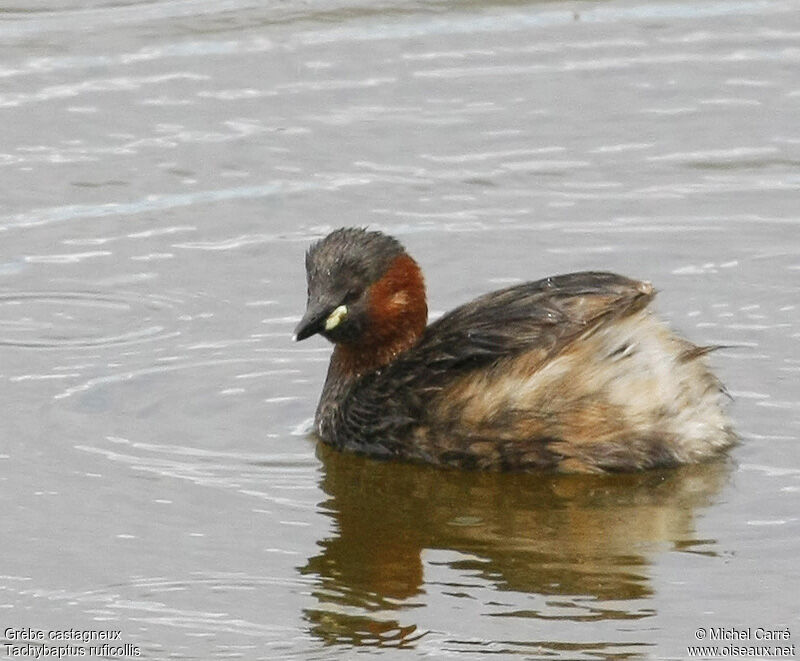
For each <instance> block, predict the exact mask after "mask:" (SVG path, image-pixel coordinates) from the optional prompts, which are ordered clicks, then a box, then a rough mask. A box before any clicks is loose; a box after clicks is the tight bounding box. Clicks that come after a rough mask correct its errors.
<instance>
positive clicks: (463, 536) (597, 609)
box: [300, 444, 730, 647]
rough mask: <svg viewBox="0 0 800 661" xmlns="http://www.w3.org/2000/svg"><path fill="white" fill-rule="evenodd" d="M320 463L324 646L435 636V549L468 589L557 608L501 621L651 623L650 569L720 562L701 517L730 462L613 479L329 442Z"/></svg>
mask: <svg viewBox="0 0 800 661" xmlns="http://www.w3.org/2000/svg"><path fill="white" fill-rule="evenodd" d="M318 456H319V457H320V459H321V461H322V474H323V476H322V479H321V484H320V486H321V488H322V489H323V490H324V492H325V493H326V494H327V495H328V496H329V497H328V499H327V500H325V501H323V502H322V503H321V504H320V509H321V510H322V511H323V512H325V513H326V514H328V515H330V516H331V517H332V519H333V521H334V526H333V530H334V532H333V534H332V535H331V536H330V537H327V538H325V539H322V540H321V541H320V542H319V546H320V548H321V552H320V553H319V554H318V555H316V556H314V557H312V558H310V559H309V560H308V562H307V564H306V565H305V566H304V567H302V568H301V569H300V571H301V572H302V573H303V574H305V575H307V576H314V577H316V578H317V579H318V583H317V587H316V588H315V590H314V592H313V594H314V597H315V598H316V600H317V602H318V606H317V607H315V608H312V609H307V610H306V611H305V617H306V619H307V621H308V622H309V623H310V628H311V631H312V632H313V634H314V635H316V636H318V637H320V638H321V639H323V640H324V641H326V642H328V643H345V644H350V645H358V646H363V645H382V646H401V647H403V646H407V647H411V646H413V645H414V643H415V641H416V640H418V639H419V638H420V637H421V636H423V635H424V634H425V629H424V626H423V625H421V624H419V623H415V622H414V616H413V609H414V608H415V607H420V606H425V605H426V602H427V599H426V583H425V576H424V562H423V558H422V552H423V551H425V550H444V551H449V552H451V553H452V555H453V558H454V559H453V560H452V561H450V562H447V563H446V564H447V565H449V569H450V570H451V571H453V572H455V574H457V575H460V576H461V577H468V579H469V580H468V581H467V580H463V581H462V582H463V583H465V584H466V583H469V584H470V585H471V586H474V585H475V581H483V582H485V583H487V584H488V585H491V586H493V588H494V593H495V596H496V593H497V591H515V592H518V593H526V594H536V595H541V596H542V597H543V598H544V601H542V600H540V601H538V602H537V603H544V604H546V605H545V606H544V608H541V609H540V610H530V609H522V608H516V609H511V610H509V611H507V612H501V613H493V614H494V615H507V616H512V617H528V618H538V619H546V620H556V619H560V620H571V621H585V620H599V619H615V620H619V619H639V618H643V617H648V616H651V615H653V613H654V611H653V609H652V607H651V604H649V602H648V601H647V597H648V596H649V595H651V594H652V589H651V587H650V579H649V567H650V565H651V563H652V562H653V559H654V558H655V556H657V554H659V553H661V552H664V551H667V550H681V551H688V552H695V553H704V554H710V555H715V551H714V544H715V542H714V541H713V540H707V539H698V538H697V536H696V534H695V528H694V516H695V512H696V511H697V510H698V509H701V508H703V507H706V506H708V505H710V504H712V503H713V501H714V498H715V496H716V494H717V493H718V492H719V491H720V489H721V487H722V486H723V485H724V483H725V482H726V479H727V476H728V474H729V473H730V464H729V462H727V461H717V462H714V463H706V464H697V465H689V466H683V467H680V468H677V469H668V470H659V471H647V472H640V473H631V474H614V475H609V474H605V475H558V474H548V473H539V474H530V473H527V474H525V473H517V474H509V473H485V472H465V471H446V470H441V469H436V468H432V467H429V466H418V465H411V464H401V463H396V462H379V461H375V460H371V459H367V458H364V457H359V456H354V455H351V454H346V453H339V452H336V451H334V450H331V449H330V448H328V447H326V446H324V445H323V444H319V445H318ZM448 557H449V554H448ZM454 582H457V581H454ZM430 589H435V588H431V587H430V586H429V587H428V590H430ZM455 589H457V590H460V591H462V592H466V593H468V592H470V590H474V588H471V587H470V586H469V585H465V586H464V587H461V588H455ZM558 597H560V598H558ZM479 598H480V597H479ZM643 600H644V601H643ZM511 601H513V599H511ZM516 601H517V602H521V600H519V599H517V600H516ZM495 606H497V604H495ZM553 645H554V646H555V647H558V644H555V643H554V644H553Z"/></svg>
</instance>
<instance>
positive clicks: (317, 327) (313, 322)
mask: <svg viewBox="0 0 800 661" xmlns="http://www.w3.org/2000/svg"><path fill="white" fill-rule="evenodd" d="M330 313H331V307H330V306H329V305H326V306H324V307H323V306H321V305H313V304H312V305H310V306H309V308H308V310H306V313H305V314H304V315H303V318H302V319H301V320H300V323H299V324H297V328H295V329H294V338H293V339H294V341H295V342H299V341H300V340H305V339H306V338H307V337H311V336H312V335H316V334H317V333H319V332H320V331H321V330H322V329H323V328H324V327H325V320H326V319H327V318H328V315H330Z"/></svg>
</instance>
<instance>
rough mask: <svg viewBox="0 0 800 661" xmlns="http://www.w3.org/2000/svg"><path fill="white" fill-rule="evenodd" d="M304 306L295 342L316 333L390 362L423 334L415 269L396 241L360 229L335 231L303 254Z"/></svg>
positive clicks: (420, 285)
mask: <svg viewBox="0 0 800 661" xmlns="http://www.w3.org/2000/svg"><path fill="white" fill-rule="evenodd" d="M306 278H307V280H308V304H307V309H306V313H305V315H304V316H303V319H302V320H301V321H300V323H299V324H298V326H297V328H296V329H295V339H297V340H304V339H305V338H307V337H310V336H312V335H315V334H317V333H319V334H320V335H322V336H323V337H325V338H327V339H328V340H330V341H331V342H333V343H335V344H337V345H341V346H349V347H351V348H353V349H355V348H356V347H358V349H359V351H361V352H363V353H365V354H366V355H370V353H372V354H380V358H379V357H378V356H377V355H373V356H372V359H371V360H370V361H368V362H370V363H381V362H388V360H391V358H392V357H393V356H394V355H396V354H397V353H399V352H400V351H403V350H405V349H407V348H409V347H410V346H411V345H412V344H413V343H414V342H415V341H416V339H417V338H418V337H419V336H420V335H421V334H422V332H423V330H424V329H425V325H426V323H427V318H428V308H427V305H426V302H425V284H424V281H423V278H422V273H421V272H420V270H419V267H418V266H417V263H416V262H415V261H414V260H413V259H412V258H411V257H409V256H408V254H407V253H406V251H405V250H404V249H403V246H402V245H400V242H399V241H397V240H396V239H394V238H392V237H390V236H387V235H385V234H382V233H381V232H371V231H367V230H365V229H360V228H343V229H338V230H336V231H334V232H332V233H331V234H329V235H328V236H326V237H325V238H324V239H322V240H321V241H318V242H317V243H315V244H314V245H312V246H311V248H310V249H309V250H308V252H307V253H306Z"/></svg>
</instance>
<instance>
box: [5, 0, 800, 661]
mask: <svg viewBox="0 0 800 661" xmlns="http://www.w3.org/2000/svg"><path fill="white" fill-rule="evenodd" d="M0 40H2V43H3V51H2V52H3V57H2V60H0V115H1V116H2V119H3V121H2V122H0V133H1V134H2V135H1V139H0V177H2V181H3V183H4V191H5V194H4V195H3V196H2V200H0V241H2V244H1V245H2V252H1V253H0V393H2V401H3V402H4V409H3V415H2V419H3V423H2V429H3V434H2V436H1V437H0V496H2V501H3V503H4V511H5V517H6V518H5V521H6V524H5V531H6V534H4V535H3V536H2V537H1V538H0V554H1V555H0V557H2V558H3V567H2V571H0V575H1V576H0V589H2V595H3V598H2V599H0V606H3V608H2V610H0V614H2V617H0V623H2V625H3V628H5V627H16V628H22V627H32V628H35V629H42V630H50V629H69V628H76V629H94V630H99V629H119V630H120V631H121V638H122V642H125V643H129V644H133V645H136V646H137V647H138V649H139V651H140V653H141V656H142V657H144V658H151V659H163V658H176V659H227V658H242V659H286V658H303V659H334V658H336V659H349V658H352V657H353V656H354V655H355V654H356V653H359V654H362V655H367V656H369V655H381V656H388V657H390V658H401V657H403V658H416V657H432V658H465V659H469V658H474V659H479V658H487V657H490V658H495V657H500V658H502V657H511V658H519V657H521V658H531V659H533V658H557V659H598V658H601V659H603V658H607V659H621V658H685V657H686V654H687V651H686V646H687V645H694V644H696V642H697V639H696V637H695V632H696V630H697V629H698V628H699V627H718V626H738V627H746V626H750V627H753V628H755V627H759V626H763V627H767V628H775V629H777V628H784V627H789V629H790V630H791V632H792V634H793V638H792V641H791V642H794V643H797V642H798V631H800V615H799V614H800V599H798V596H797V595H798V594H799V593H800V579H799V578H798V572H797V560H796V558H797V557H798V552H800V544H798V532H800V515H798V511H800V508H799V507H798V505H800V498H799V494H800V450H798V442H799V441H800V439H799V438H798V436H800V386H798V382H799V381H800V380H799V379H798V375H799V374H800V352H799V351H798V340H800V308H798V305H800V303H798V299H799V298H800V220H799V219H798V199H799V198H798V188H800V128H798V126H800V124H798V122H797V117H798V112H800V76H798V73H797V72H798V65H799V64H800V10H799V9H798V7H797V4H796V3H795V2H793V1H789V0H784V1H781V0H774V1H770V2H766V1H760V0H749V1H748V0H739V1H736V0H717V1H703V0H673V1H671V2H668V1H666V0H665V1H664V2H645V1H644V0H639V1H636V0H620V1H609V2H601V1H596V2H589V1H586V2H561V1H553V2H524V1H517V2H512V1H507V2H496V3H486V2H480V3H479V2H454V1H452V0H442V1H438V2H437V1H436V0H419V1H418V2H408V3H399V2H395V1H394V0H380V1H379V2H372V1H370V2H363V1H361V0H320V1H319V2H314V3H278V2H274V3H269V2H268V3H264V2H256V1H254V0H224V1H222V2H220V1H218V0H214V1H211V0H192V1H191V2H189V1H187V0H154V1H150V2H144V1H141V0H125V1H124V2H109V1H106V0H92V1H91V2H76V1H72V0H71V1H69V2H63V1H60V2H55V0H37V2H29V3H22V4H20V3H18V4H17V5H13V6H11V5H9V6H7V7H5V8H2V9H0ZM351 224H358V225H369V226H371V227H375V228H380V229H383V230H385V231H388V232H391V233H393V234H395V235H397V236H398V237H399V238H400V239H401V240H402V241H403V242H404V243H405V244H406V245H407V247H408V249H409V251H410V252H411V253H412V254H413V255H414V256H415V257H417V259H418V261H419V262H420V263H421V265H422V266H423V268H424V270H425V272H426V277H427V281H428V287H429V298H430V307H431V310H432V312H433V314H434V315H438V314H440V313H441V312H443V311H444V310H446V309H449V308H451V307H453V306H455V305H456V304H458V303H461V302H464V301H466V300H468V299H469V298H471V297H473V296H475V295H478V294H480V293H483V292H485V291H488V290H490V289H493V288H498V287H501V286H504V285H506V284H509V283H513V282H518V281H523V280H528V279H535V278H538V277H543V276H545V275H548V274H552V273H558V272H566V271H572V270H580V269H591V268H595V269H597V268H600V269H608V270H615V271H619V272H622V273H625V274H628V275H631V276H633V277H638V278H642V279H648V280H651V281H653V282H654V283H655V284H656V286H657V288H658V289H659V290H660V294H659V298H658V301H657V307H658V309H659V311H660V312H661V313H662V314H663V315H664V316H666V317H667V318H668V319H669V320H670V323H671V324H672V325H673V326H674V327H675V328H677V329H679V330H680V331H681V332H683V333H684V334H685V335H687V336H688V337H690V338H691V339H692V340H694V341H696V342H698V343H719V344H724V345H728V348H726V349H725V350H722V351H719V352H717V353H716V354H715V355H714V358H713V362H714V365H715V368H716V369H717V371H718V372H719V374H720V376H721V377H722V379H723V380H724V382H725V383H726V384H727V386H728V388H729V390H730V392H731V394H732V396H733V402H732V405H731V411H732V415H733V417H734V420H735V424H736V427H737V429H738V430H739V432H740V434H741V436H742V442H741V444H740V445H739V446H738V447H736V448H735V449H734V450H733V452H732V453H731V456H730V457H729V458H727V459H724V460H721V461H719V462H715V463H712V464H708V465H703V466H693V467H686V468H683V469H680V470H674V471H663V472H652V473H646V474H642V475H635V476H612V477H608V476H606V477H602V476H600V477H598V476H590V477H586V476H542V475H536V476H532V475H483V474H475V473H457V472H442V471H437V470H433V469H430V468H426V467H419V466H401V465H396V464H384V463H375V462H372V461H369V460H366V459H362V458H357V457H350V456H342V455H338V454H335V453H332V452H330V451H329V450H326V449H325V448H321V447H317V446H316V444H315V442H314V440H313V438H311V437H310V436H309V435H308V433H307V431H308V427H309V418H310V417H311V416H312V414H313V410H314V407H315V404H316V399H317V397H318V394H319V391H320V388H321V385H322V380H323V378H324V373H325V368H326V364H327V359H328V355H329V348H328V347H327V346H326V345H325V343H324V341H322V340H320V339H313V340H309V341H307V342H304V343H302V344H299V345H295V344H293V343H291V341H290V336H291V331H292V329H293V327H294V324H295V323H296V321H297V320H298V319H299V316H300V313H301V312H302V308H303V306H304V302H305V300H304V299H305V296H304V292H305V283H304V280H303V278H304V274H303V257H302V256H303V251H304V250H305V248H306V246H307V245H308V243H309V242H310V241H311V240H313V239H315V238H318V237H320V236H322V235H323V234H324V233H326V232H327V231H329V230H330V229H332V228H334V227H337V226H340V225H351ZM5 636H6V639H8V634H5ZM114 658H119V657H114Z"/></svg>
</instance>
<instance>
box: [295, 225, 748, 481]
mask: <svg viewBox="0 0 800 661" xmlns="http://www.w3.org/2000/svg"><path fill="white" fill-rule="evenodd" d="M306 270H307V274H308V284H309V300H308V310H307V312H306V315H305V316H304V318H303V320H302V321H301V322H300V324H299V326H298V329H297V338H298V339H303V338H305V337H308V336H310V335H312V334H314V333H320V334H322V335H324V336H325V337H327V338H328V339H329V340H331V341H332V342H334V344H335V348H334V353H333V356H332V358H331V363H330V367H329V370H328V376H327V379H326V382H325V386H324V389H323V393H322V397H321V399H320V402H319V406H318V408H317V413H316V417H315V427H316V430H317V433H318V434H319V436H320V437H321V438H322V440H323V441H324V442H326V443H329V444H331V445H333V446H335V447H338V448H340V449H344V450H350V451H356V452H361V453H366V454H369V455H373V456H380V457H387V458H390V457H397V458H402V459H408V460H413V461H422V462H427V463H432V464H439V465H446V466H455V467H465V468H482V469H493V470H498V469H502V470H524V469H539V468H550V469H557V470H561V471H591V472H595V471H623V470H637V469H644V468H651V467H656V466H668V465H675V464H680V463H688V462H694V461H701V460H703V459H706V458H708V457H711V456H713V455H714V454H716V453H718V452H719V451H720V450H722V449H724V448H725V447H727V446H729V445H730V444H731V443H732V441H733V438H734V436H733V433H732V431H731V427H730V423H729V421H728V419H727V417H726V416H725V414H724V412H723V408H722V406H723V400H724V393H723V389H722V387H721V385H720V383H719V382H718V380H717V379H716V377H714V375H713V374H712V373H711V372H710V371H709V369H708V367H707V365H706V362H705V354H706V353H707V349H705V348H702V347H697V346H695V345H693V344H691V343H690V342H688V341H686V340H684V339H682V338H679V337H678V336H676V335H675V334H673V333H672V332H671V331H670V330H668V329H667V327H666V326H665V325H664V324H663V323H662V322H660V321H658V320H657V319H656V318H655V317H654V316H653V315H652V314H650V312H649V311H648V310H647V309H646V308H647V305H648V304H649V302H650V301H651V300H652V298H653V296H654V292H653V288H652V286H651V285H649V284H648V283H644V282H639V281H636V280H631V279H628V278H625V277H623V276H619V275H615V274H612V273H601V272H584V273H572V274H568V275H560V276H554V277H551V278H546V279H544V280H539V281H536V282H529V283H525V284H521V285H517V286H514V287H509V288H507V289H503V290H500V291H495V292H492V293H489V294H486V295H484V296H481V297H479V298H477V299H475V300H473V301H471V302H470V303H467V304H466V305H463V306H461V307H458V308H456V309H454V310H453V311H451V312H450V313H448V314H446V315H444V316H443V317H441V318H440V319H439V320H437V321H435V322H434V323H432V324H430V325H429V326H426V321H427V307H426V304H425V289H424V282H423V280H422V275H421V272H420V271H419V268H418V267H417V265H416V262H414V260H413V259H412V258H411V257H410V256H408V255H407V253H406V252H405V251H404V249H403V248H402V246H401V245H400V244H399V243H398V242H397V241H396V240H395V239H393V238H391V237H388V236H386V235H384V234H381V233H379V232H368V231H366V230H362V229H352V228H346V229H341V230H337V231H335V232H333V233H331V234H330V235H328V236H327V237H326V238H324V239H322V240H321V241H320V242H318V243H316V244H314V245H313V246H312V247H311V249H310V250H309V252H308V255H307V259H306Z"/></svg>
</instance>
